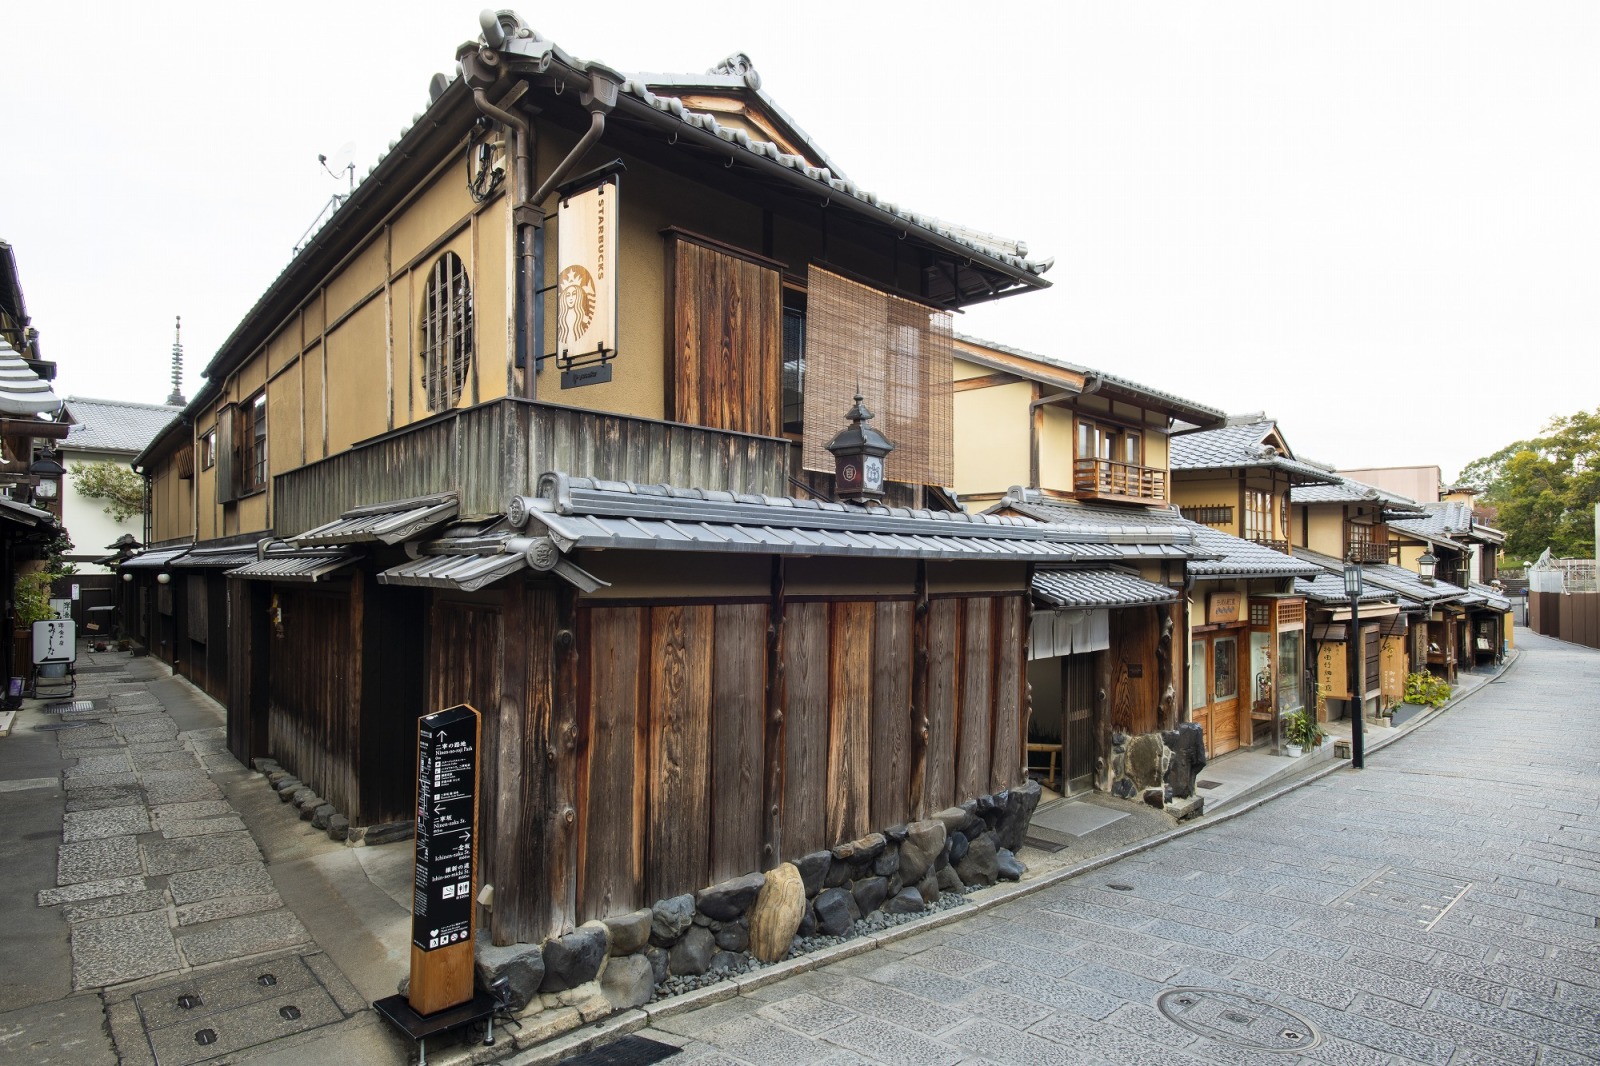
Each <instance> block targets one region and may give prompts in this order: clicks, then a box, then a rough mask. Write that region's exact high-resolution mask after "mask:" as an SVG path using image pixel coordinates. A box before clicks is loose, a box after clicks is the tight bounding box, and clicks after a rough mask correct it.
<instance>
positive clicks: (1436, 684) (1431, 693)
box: [1405, 672, 1450, 707]
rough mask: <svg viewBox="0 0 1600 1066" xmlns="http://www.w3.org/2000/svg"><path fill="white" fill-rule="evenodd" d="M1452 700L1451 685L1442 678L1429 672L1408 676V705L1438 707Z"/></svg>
mask: <svg viewBox="0 0 1600 1066" xmlns="http://www.w3.org/2000/svg"><path fill="white" fill-rule="evenodd" d="M1449 698H1450V685H1449V683H1448V682H1446V681H1445V679H1444V678H1442V677H1434V676H1433V675H1432V674H1430V673H1427V672H1422V673H1416V674H1407V675H1406V698H1405V701H1406V702H1407V703H1418V704H1422V705H1423V706H1425V707H1438V706H1440V705H1441V704H1443V703H1444V702H1445V701H1446V700H1448V699H1449Z"/></svg>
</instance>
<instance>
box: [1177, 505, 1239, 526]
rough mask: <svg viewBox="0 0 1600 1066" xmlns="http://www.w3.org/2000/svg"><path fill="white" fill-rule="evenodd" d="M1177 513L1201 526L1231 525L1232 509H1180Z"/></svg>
mask: <svg viewBox="0 0 1600 1066" xmlns="http://www.w3.org/2000/svg"><path fill="white" fill-rule="evenodd" d="M1178 512H1179V513H1180V514H1182V515H1183V517H1185V518H1187V519H1188V520H1189V521H1191V522H1198V523H1200V524H1201V525H1202V526H1231V525H1233V508H1232V507H1223V506H1218V507H1180V508H1178Z"/></svg>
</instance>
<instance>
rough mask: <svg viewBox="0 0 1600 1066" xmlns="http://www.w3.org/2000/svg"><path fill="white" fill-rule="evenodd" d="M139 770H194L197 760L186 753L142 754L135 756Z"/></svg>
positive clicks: (134, 760)
mask: <svg viewBox="0 0 1600 1066" xmlns="http://www.w3.org/2000/svg"><path fill="white" fill-rule="evenodd" d="M133 765H134V768H135V769H137V770H141V771H145V770H193V769H194V768H195V766H196V763H195V758H194V756H193V755H191V754H190V753H189V752H186V751H164V752H140V753H139V754H136V755H134V756H133Z"/></svg>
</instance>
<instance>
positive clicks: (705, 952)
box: [667, 925, 717, 977]
mask: <svg viewBox="0 0 1600 1066" xmlns="http://www.w3.org/2000/svg"><path fill="white" fill-rule="evenodd" d="M716 951H717V941H716V939H715V938H714V937H713V936H712V935H711V930H709V929H707V928H705V927H704V926H699V925H696V926H693V927H691V928H690V929H689V930H688V932H686V933H684V934H683V936H682V937H681V938H680V939H679V940H678V942H677V943H676V944H674V945H672V950H671V951H670V952H668V953H667V969H668V970H669V971H671V972H672V973H675V974H678V975H680V976H689V977H697V976H699V975H700V974H703V973H705V972H706V971H707V970H709V969H710V968H711V956H712V955H714V954H716Z"/></svg>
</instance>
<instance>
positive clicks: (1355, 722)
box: [1344, 561, 1367, 770]
mask: <svg viewBox="0 0 1600 1066" xmlns="http://www.w3.org/2000/svg"><path fill="white" fill-rule="evenodd" d="M1344 591H1345V594H1346V595H1348V596H1349V597H1350V639H1349V641H1348V642H1347V643H1346V645H1345V647H1347V648H1348V649H1349V652H1350V654H1349V659H1350V661H1349V663H1347V664H1346V666H1347V668H1348V673H1349V684H1350V705H1351V714H1350V765H1351V766H1353V767H1355V768H1356V769H1357V770H1359V769H1361V768H1362V767H1363V766H1365V765H1366V745H1365V739H1364V738H1363V737H1362V734H1361V726H1362V722H1361V720H1362V718H1364V717H1365V716H1366V712H1367V709H1366V706H1365V703H1366V701H1365V700H1363V699H1362V698H1361V655H1362V653H1363V652H1364V651H1365V649H1364V648H1363V647H1362V645H1361V564H1360V563H1359V562H1354V561H1352V562H1347V563H1345V564H1344Z"/></svg>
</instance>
